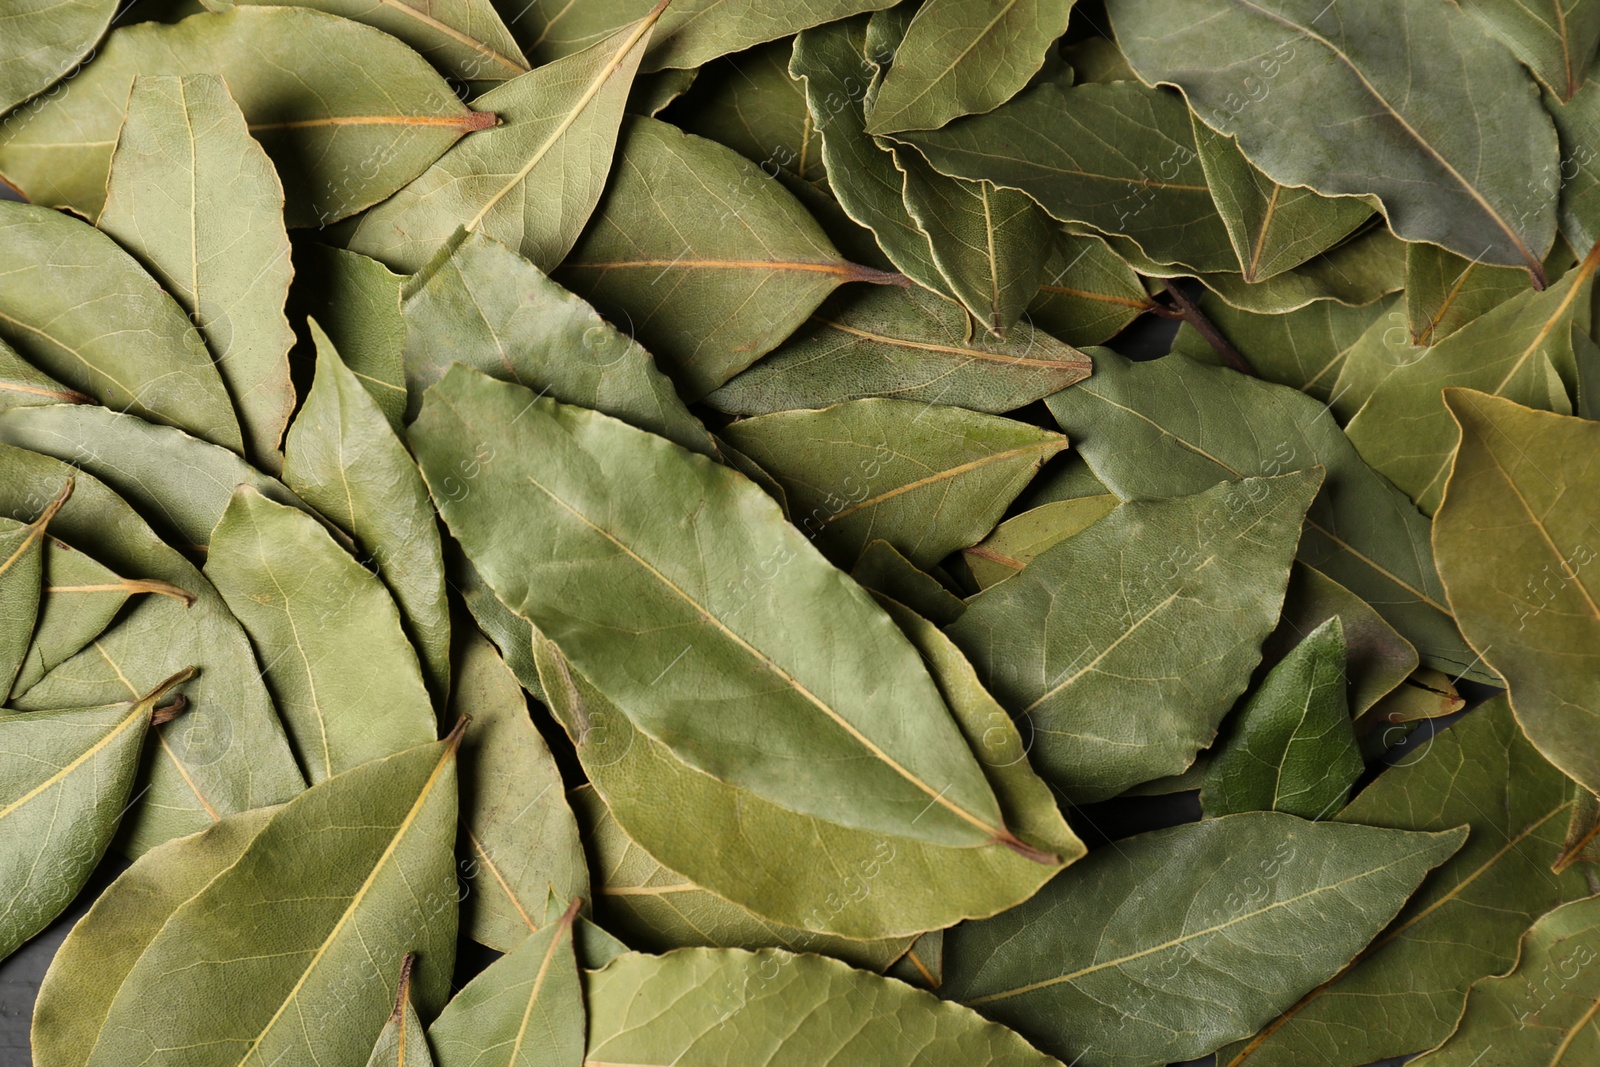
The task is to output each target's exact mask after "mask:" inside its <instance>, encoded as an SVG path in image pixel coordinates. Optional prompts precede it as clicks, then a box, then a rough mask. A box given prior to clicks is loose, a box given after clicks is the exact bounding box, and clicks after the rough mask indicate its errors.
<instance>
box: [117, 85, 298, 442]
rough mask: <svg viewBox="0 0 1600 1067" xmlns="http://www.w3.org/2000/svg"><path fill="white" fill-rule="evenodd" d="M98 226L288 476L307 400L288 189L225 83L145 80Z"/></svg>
mask: <svg viewBox="0 0 1600 1067" xmlns="http://www.w3.org/2000/svg"><path fill="white" fill-rule="evenodd" d="M96 225H97V226H98V227H99V228H100V229H101V230H102V231H104V232H105V233H108V234H110V235H111V236H112V237H113V238H114V239H115V240H116V241H117V242H118V243H120V244H121V245H122V246H123V247H124V248H126V249H127V250H128V251H130V252H132V253H133V254H134V255H135V256H136V257H138V259H139V261H140V262H141V263H143V264H144V265H145V267H146V268H147V269H148V270H149V271H150V272H151V274H152V275H154V276H155V278H156V280H157V281H159V282H160V283H161V287H162V288H163V289H165V290H166V291H167V292H168V293H170V294H171V295H172V296H173V298H174V299H176V300H177V301H178V303H179V305H180V306H181V307H182V308H183V310H184V311H185V312H186V313H187V314H188V316H189V318H190V320H191V321H193V322H194V323H195V324H196V325H197V326H199V327H200V330H201V333H202V335H203V336H204V337H205V339H206V344H207V346H208V347H209V348H210V350H211V355H212V356H213V357H214V358H215V360H216V366H217V371H218V372H219V373H220V374H221V375H222V381H223V384H224V385H226V386H227V388H228V395H229V396H230V397H231V398H232V399H233V408H234V412H235V414H236V415H237V416H238V419H239V428H240V431H241V432H242V433H243V435H244V440H245V454H246V455H248V456H249V457H250V459H251V461H252V462H254V463H255V465H256V466H258V467H260V468H261V469H262V470H264V471H268V472H271V473H277V471H278V470H279V468H280V467H281V466H282V463H283V458H282V456H281V454H280V453H279V451H278V449H279V446H280V443H281V442H282V440H283V431H284V428H285V427H287V426H288V424H289V413H290V412H291V411H293V410H294V405H295V395H294V386H293V385H292V384H291V383H290V381H289V348H290V347H291V346H292V345H293V344H294V331H293V330H291V329H290V328H289V320H288V319H287V318H285V317H284V314H283V305H284V301H285V300H286V299H288V296H289V279H290V277H291V276H292V275H293V273H294V269H293V266H292V265H291V263H290V261H289V235H288V234H287V233H286V232H285V231H284V228H283V186H282V185H281V184H279V182H278V175H277V173H276V172H275V171H274V170H273V168H272V161H271V160H270V159H268V158H267V154H266V152H264V151H262V149H261V146H260V145H258V144H257V143H256V142H255V140H254V139H252V138H251V136H250V133H249V131H248V130H247V129H246V127H245V120H244V116H243V115H242V114H240V112H239V108H238V106H237V105H236V104H234V102H233V98H232V97H230V96H229V95H228V89H227V86H226V85H225V84H224V83H223V81H222V79H221V78H218V77H215V76H213V75H196V76H193V77H150V78H135V79H134V83H133V93H132V95H131V96H130V97H129V99H128V117H127V119H126V120H125V121H124V122H123V124H122V132H121V133H120V134H119V135H118V137H117V148H116V152H115V154H114V155H113V156H112V159H111V178H110V185H109V187H108V189H107V191H106V206H105V210H103V211H102V212H101V213H100V218H99V220H98V221H97V222H96ZM224 443H226V442H224Z"/></svg>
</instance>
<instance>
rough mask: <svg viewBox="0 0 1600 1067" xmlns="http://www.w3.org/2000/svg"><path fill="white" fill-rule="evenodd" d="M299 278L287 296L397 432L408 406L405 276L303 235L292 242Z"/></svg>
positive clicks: (401, 429)
mask: <svg viewBox="0 0 1600 1067" xmlns="http://www.w3.org/2000/svg"><path fill="white" fill-rule="evenodd" d="M294 265H295V272H296V279H297V283H298V284H296V285H295V287H294V289H293V290H291V300H293V301H294V302H295V304H296V306H297V307H298V308H299V310H301V311H302V312H304V314H303V316H301V317H304V318H313V319H316V320H317V324H318V325H319V326H321V327H322V329H323V331H324V332H326V333H327V335H328V339H329V340H330V341H332V342H333V346H334V347H335V348H337V349H338V350H339V356H340V358H341V359H342V360H343V361H344V365H345V366H346V367H349V368H350V373H352V374H354V375H355V376H356V377H357V378H359V379H360V380H361V384H362V385H363V386H365V387H366V390H367V392H369V393H371V394H372V399H374V400H376V401H377V402H378V407H379V408H380V409H381V410H382V411H383V416H384V418H386V419H388V420H389V425H390V426H392V427H393V428H394V431H395V433H401V432H402V431H403V429H404V426H405V423H404V415H405V411H406V396H407V394H406V373H405V356H404V352H405V344H406V323H405V320H404V319H403V318H402V317H401V313H400V297H401V290H402V289H403V288H404V287H405V284H406V280H407V279H406V278H405V276H404V275H400V274H395V273H394V272H393V271H391V270H389V268H388V267H385V266H384V265H383V264H382V263H379V262H378V261H377V260H375V259H368V258H367V257H366V256H362V255H357V254H356V253H355V252H350V251H347V250H345V249H343V248H334V247H332V246H331V245H325V244H320V243H318V242H316V241H311V240H302V241H300V242H299V243H297V244H296V245H295V250H294Z"/></svg>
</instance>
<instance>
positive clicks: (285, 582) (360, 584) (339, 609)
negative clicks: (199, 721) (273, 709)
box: [205, 487, 437, 783]
mask: <svg viewBox="0 0 1600 1067" xmlns="http://www.w3.org/2000/svg"><path fill="white" fill-rule="evenodd" d="M205 569H206V577H208V578H210V579H211V581H212V583H213V584H214V585H216V587H217V591H218V592H220V593H221V594H222V597H223V599H224V600H226V601H227V602H228V607H229V609H230V610H232V612H233V613H234V615H235V616H237V617H238V619H239V621H240V622H241V623H243V624H244V627H245V630H246V632H248V633H249V634H250V640H251V643H252V644H254V645H255V647H256V652H257V655H258V656H259V657H260V659H261V662H262V663H263V665H264V666H263V674H264V675H265V677H266V681H267V687H268V688H269V689H271V690H272V693H273V697H274V698H275V700H276V702H277V705H278V713H279V714H280V715H282V716H283V720H284V726H285V727H286V728H287V729H288V731H289V737H290V739H291V740H292V741H293V743H294V746H295V750H296V751H297V752H298V754H299V756H300V762H301V764H302V766H304V767H305V770H306V776H307V777H308V778H309V779H310V780H311V781H312V782H313V783H315V782H321V781H325V780H327V779H329V778H332V777H333V776H334V775H336V774H339V773H340V772H342V771H346V770H349V769H350V768H352V767H355V766H357V765H358V764H361V763H365V762H367V761H368V760H372V759H377V758H379V757H382V756H388V755H391V754H393V753H395V752H399V751H401V750H402V749H406V748H410V747H411V746H413V745H417V744H421V743H422V742H424V741H428V740H430V739H432V738H433V737H435V736H437V735H436V733H435V726H434V718H433V708H432V706H431V705H430V704H429V701H428V693H427V690H426V689H425V688H424V687H423V684H422V674H421V670H420V668H419V667H418V664H417V655H416V652H415V651H414V650H413V649H412V647H411V644H410V643H409V642H408V641H407V640H406V638H405V634H404V633H403V632H402V630H401V626H400V613H399V611H398V610H397V609H396V608H395V605H394V601H393V599H391V598H390V596H389V593H388V591H387V590H386V589H384V587H383V584H382V583H381V582H380V581H379V580H378V579H377V578H376V577H375V576H374V575H373V574H372V573H371V572H370V571H367V570H366V569H365V568H363V567H362V566H361V564H359V563H357V562H356V561H355V560H354V559H352V558H351V557H350V556H349V555H348V554H346V553H345V551H344V549H342V548H340V547H339V546H338V544H336V543H335V542H334V540H333V538H331V537H329V536H328V533H327V531H326V530H324V529H323V528H322V527H321V526H319V525H318V524H317V522H316V520H314V519H312V518H311V517H310V516H309V515H306V514H305V513H304V512H301V511H297V510H296V509H294V508H291V507H285V506H284V505H282V504H275V503H273V502H272V501H270V500H268V499H267V498H266V497H264V496H262V495H261V494H260V493H257V492H256V491H255V490H253V489H249V488H247V487H240V489H238V490H237V491H236V492H235V493H234V494H233V499H232V500H231V501H230V502H229V503H228V509H227V510H226V511H224V512H223V513H222V518H221V519H220V520H218V522H217V528H216V531H215V533H214V534H213V535H212V538H211V550H210V552H209V553H208V554H207V556H206V568H205Z"/></svg>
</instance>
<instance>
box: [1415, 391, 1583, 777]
mask: <svg viewBox="0 0 1600 1067" xmlns="http://www.w3.org/2000/svg"><path fill="white" fill-rule="evenodd" d="M1445 405H1446V407H1447V409H1448V411H1449V413H1450V415H1451V417H1452V418H1453V419H1454V420H1455V422H1456V424H1457V425H1458V426H1459V427H1460V444H1459V445H1458V446H1457V448H1456V453H1455V464H1454V468H1453V470H1452V472H1451V474H1450V481H1449V484H1448V486H1447V487H1446V489H1445V495H1444V503H1442V504H1441V505H1440V506H1439V513H1438V515H1437V516H1435V519H1434V535H1433V536H1434V546H1435V551H1436V552H1437V554H1438V558H1439V575H1440V577H1441V578H1443V579H1444V585H1445V589H1446V591H1447V592H1448V593H1449V594H1450V606H1451V608H1452V609H1454V611H1455V614H1456V619H1457V621H1458V622H1459V623H1460V624H1461V632H1462V633H1464V634H1466V635H1467V639H1468V640H1469V641H1471V642H1472V646H1473V647H1474V648H1476V649H1478V650H1479V651H1480V652H1481V653H1482V654H1483V660H1484V662H1485V663H1486V664H1487V665H1488V666H1489V667H1491V668H1493V669H1494V671H1495V672H1496V673H1497V674H1498V675H1499V676H1500V677H1501V678H1504V679H1505V684H1506V685H1507V686H1508V687H1509V688H1510V691H1511V707H1512V709H1513V710H1514V711H1515V712H1516V714H1517V721H1518V722H1519V723H1521V724H1522V728H1523V730H1524V731H1525V732H1526V733H1527V735H1528V739H1529V740H1530V741H1532V742H1533V743H1534V745H1535V746H1536V747H1537V748H1538V749H1539V751H1540V752H1542V753H1544V756H1545V758H1546V759H1548V760H1550V762H1551V763H1554V764H1555V765H1556V766H1557V767H1560V768H1561V769H1562V770H1563V771H1565V772H1566V773H1567V774H1569V775H1571V776H1572V777H1573V778H1574V779H1575V780H1576V781H1578V782H1580V783H1582V784H1583V785H1585V786H1588V787H1589V789H1590V790H1591V791H1594V790H1596V789H1597V788H1600V745H1597V744H1596V743H1595V737H1596V731H1597V730H1600V719H1597V717H1596V711H1595V710H1593V709H1595V708H1597V707H1600V703H1597V702H1596V700H1595V699H1594V698H1592V697H1591V696H1590V695H1589V694H1590V693H1592V692H1593V690H1594V688H1595V686H1596V684H1597V680H1600V674H1597V673H1596V672H1595V671H1594V670H1593V669H1592V662H1591V661H1592V660H1593V659H1594V657H1595V655H1596V647H1597V646H1596V644H1595V636H1596V629H1597V628H1600V608H1596V607H1595V593H1594V592H1592V591H1591V587H1592V586H1593V585H1594V576H1593V573H1592V572H1587V571H1586V568H1587V567H1588V565H1589V564H1590V563H1592V562H1593V561H1594V559H1595V555H1596V552H1597V548H1596V547H1595V546H1594V545H1593V543H1592V542H1594V541H1595V539H1596V538H1595V523H1596V522H1597V521H1600V516H1597V515H1596V514H1595V508H1596V505H1595V501H1594V499H1593V498H1592V497H1591V496H1588V495H1586V494H1583V493H1581V492H1577V491H1575V489H1574V487H1576V486H1582V485H1585V484H1588V480H1589V479H1590V478H1592V477H1593V476H1594V474H1593V465H1594V463H1595V462H1596V457H1597V455H1600V453H1597V452H1596V448H1597V444H1600V439H1597V435H1600V424H1596V423H1593V422H1590V421H1589V420H1587V419H1577V418H1572V417H1570V416H1562V415H1552V414H1549V413H1547V412H1540V411H1530V410H1529V409H1527V408H1525V407H1521V406H1520V405H1518V404H1515V403H1512V402H1511V401H1510V400H1506V399H1503V398H1501V397H1496V396H1489V395H1487V394H1484V393H1478V392H1473V391H1471V390H1467V389H1447V390H1446V391H1445ZM1535 457H1537V458H1535Z"/></svg>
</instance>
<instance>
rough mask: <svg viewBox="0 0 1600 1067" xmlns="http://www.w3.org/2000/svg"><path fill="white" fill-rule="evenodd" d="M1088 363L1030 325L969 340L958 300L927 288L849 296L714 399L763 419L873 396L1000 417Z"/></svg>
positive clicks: (1082, 371)
mask: <svg viewBox="0 0 1600 1067" xmlns="http://www.w3.org/2000/svg"><path fill="white" fill-rule="evenodd" d="M1090 370H1091V366H1090V362H1089V357H1088V356H1086V355H1084V354H1083V353H1082V352H1079V351H1078V350H1077V349H1075V348H1072V347H1070V346H1069V345H1066V344H1063V343H1061V342H1060V341H1057V340H1056V339H1055V338H1054V337H1051V336H1050V335H1049V334H1047V333H1044V332H1043V331H1042V330H1038V329H1029V328H1028V324H1027V323H1021V324H1019V325H1017V326H1014V327H1013V328H1012V329H1011V332H1010V334H1009V335H1008V336H1007V337H1006V338H1005V339H1004V340H996V339H994V338H992V337H988V336H985V335H983V334H976V333H970V332H969V329H968V319H967V315H966V313H965V312H964V311H963V310H962V309H961V307H960V305H958V304H956V303H955V302H954V301H951V300H947V299H944V298H942V297H940V296H938V295H936V294H934V293H931V292H929V291H928V290H926V289H923V288H920V287H915V286H914V287H908V288H905V289H897V288H892V287H888V286H884V287H875V288H872V289H860V290H855V291H846V292H843V293H839V294H837V295H835V296H834V297H832V298H830V299H829V301H828V302H827V303H826V304H824V305H823V306H822V307H821V308H819V309H818V310H817V311H816V312H815V313H814V314H813V315H812V317H811V319H810V321H808V322H807V323H806V324H805V325H803V326H801V327H800V329H799V330H797V331H796V332H795V334H794V335H793V336H791V337H790V338H789V339H788V340H787V341H785V342H784V343H783V344H782V345H780V346H779V347H778V348H777V349H776V350H775V351H773V352H771V353H769V354H768V355H767V356H766V357H765V358H763V359H762V360H761V361H760V362H758V363H756V364H755V365H753V366H751V367H750V368H748V369H747V370H745V371H743V372H742V373H740V374H738V375H737V376H735V377H734V378H733V379H732V380H731V381H729V382H728V383H726V384H725V385H723V386H722V387H721V388H720V389H718V390H717V391H716V392H714V393H711V394H710V395H708V396H707V397H705V402H706V403H707V404H709V405H711V406H712V407H714V408H716V409H717V410H719V411H726V412H729V413H733V414H741V415H764V414H768V413H770V412H775V411H787V410H792V409H795V408H821V407H827V406H828V405H830V404H838V403H842V402H844V401H849V400H860V399H864V398H866V397H871V396H881V397H892V398H898V399H900V400H920V401H925V402H927V403H930V404H946V405H951V406H955V407H963V408H970V409H972V410H974V411H984V412H989V413H991V414H999V413H1001V412H1006V411H1011V410H1014V409H1016V408H1019V407H1022V406H1023V405H1025V404H1028V403H1031V402H1033V401H1035V400H1038V399H1041V398H1043V397H1045V396H1048V395H1050V394H1051V393H1054V392H1057V391H1059V390H1061V389H1064V388H1066V387H1067V386H1069V385H1072V384H1074V383H1076V382H1079V381H1082V380H1083V379H1084V378H1085V377H1087V376H1088V374H1089V372H1090Z"/></svg>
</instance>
